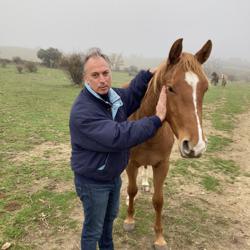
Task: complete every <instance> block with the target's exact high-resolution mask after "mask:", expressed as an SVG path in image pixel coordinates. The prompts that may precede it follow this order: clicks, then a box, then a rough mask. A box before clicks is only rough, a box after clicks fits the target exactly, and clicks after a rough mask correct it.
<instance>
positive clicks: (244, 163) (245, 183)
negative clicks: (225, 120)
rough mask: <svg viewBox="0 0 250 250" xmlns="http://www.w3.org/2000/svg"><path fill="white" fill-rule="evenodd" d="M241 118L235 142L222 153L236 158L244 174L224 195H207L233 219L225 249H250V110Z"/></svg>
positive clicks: (234, 159)
mask: <svg viewBox="0 0 250 250" xmlns="http://www.w3.org/2000/svg"><path fill="white" fill-rule="evenodd" d="M237 121H239V122H238V124H237V127H236V128H235V129H234V131H233V133H232V140H233V143H232V144H231V146H230V147H229V148H228V149H227V150H226V151H225V152H223V154H218V156H219V157H220V158H222V159H227V160H233V161H234V162H235V163H236V164H237V165H238V166H239V167H240V169H241V172H242V173H243V174H241V175H240V176H238V177H237V178H236V182H235V183H233V184H228V186H227V187H225V190H224V192H223V199H221V198H222V197H221V196H219V195H215V196H213V197H207V198H208V201H209V202H212V203H213V204H214V205H215V206H216V209H218V210H221V212H222V213H223V214H224V216H225V218H226V217H228V218H229V219H230V221H231V222H232V224H231V226H230V229H229V232H227V234H228V235H229V236H230V239H229V242H228V246H225V248H221V249H235V250H236V249H242V250H243V249H244V250H247V249H250V208H249V207H250V179H249V177H250V112H248V113H245V114H241V115H239V116H238V117H237Z"/></svg>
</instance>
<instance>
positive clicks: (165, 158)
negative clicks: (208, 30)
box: [124, 39, 212, 249]
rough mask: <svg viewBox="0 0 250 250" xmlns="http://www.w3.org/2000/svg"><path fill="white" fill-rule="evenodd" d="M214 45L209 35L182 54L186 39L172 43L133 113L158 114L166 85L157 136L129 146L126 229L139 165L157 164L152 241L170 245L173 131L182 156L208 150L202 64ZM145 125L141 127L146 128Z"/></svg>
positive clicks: (131, 215)
mask: <svg viewBox="0 0 250 250" xmlns="http://www.w3.org/2000/svg"><path fill="white" fill-rule="evenodd" d="M211 49H212V42H211V41H210V40H208V41H207V43H206V44H205V45H204V46H203V47H202V48H201V49H200V50H199V51H198V52H197V53H196V54H195V55H192V54H189V53H182V39H178V40H177V41H175V43H174V44H173V45H172V47H171V49H170V52H169V57H168V59H167V60H166V61H165V62H163V63H162V64H161V65H160V66H159V67H158V69H157V71H156V73H155V74H154V76H153V78H152V80H151V81H150V83H149V86H148V89H147V92H146V94H145V96H144V99H143V100H142V103H141V106H140V108H139V109H138V110H137V111H136V112H135V113H134V114H133V115H132V117H130V118H131V119H132V120H137V119H140V118H142V117H145V116H150V115H154V114H155V108H156V104H157V101H158V98H159V94H160V91H161V88H162V86H163V85H165V86H166V87H167V117H166V120H165V121H164V123H163V125H162V127H161V128H160V129H159V130H158V132H157V133H156V135H155V136H154V137H153V138H151V139H149V140H148V141H146V142H145V143H143V144H140V145H138V146H136V147H134V148H132V149H131V152H130V160H129V164H128V166H127V169H126V172H127V175H128V187H127V191H128V195H129V205H128V209H127V217H126V219H125V221H124V229H125V230H127V231H129V230H132V229H133V228H134V225H135V220H134V198H135V196H136V194H137V191H138V188H137V184H136V177H137V173H138V168H139V167H140V166H146V165H151V166H152V167H153V185H154V194H153V199H152V200H153V206H154V209H155V212H156V219H155V226H154V229H155V234H156V239H155V242H154V246H155V248H156V249H166V247H167V244H166V241H165V239H164V237H163V228H162V221H161V214H162V207H163V183H164V180H165V177H166V176H167V173H168V168H169V157H170V153H171V150H172V146H173V143H174V135H175V136H176V138H177V140H178V144H179V149H180V154H181V155H182V157H186V158H193V157H200V156H201V155H202V153H203V152H204V151H205V150H206V139H205V136H204V134H203V130H202V102H203V96H204V94H205V92H206V90H207V88H208V79H207V77H206V75H205V73H204V71H203V69H202V67H201V64H203V63H204V62H205V61H206V60H207V59H208V57H209V55H210V52H211ZM142 129H143V128H142Z"/></svg>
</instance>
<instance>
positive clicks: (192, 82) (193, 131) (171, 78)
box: [159, 39, 212, 157]
mask: <svg viewBox="0 0 250 250" xmlns="http://www.w3.org/2000/svg"><path fill="white" fill-rule="evenodd" d="M211 49H212V42H211V41H210V40H209V41H207V43H206V44H205V45H204V46H203V47H202V48H201V49H200V50H199V51H198V52H197V53H196V54H195V55H192V54H189V53H182V39H179V40H177V41H176V42H175V43H174V44H173V45H172V47H171V50H170V52H169V57H168V59H167V62H166V63H165V65H162V67H161V69H160V72H161V73H159V74H160V78H161V82H162V83H163V84H166V86H167V97H168V99H167V106H168V109H167V110H168V111H167V118H166V119H167V121H168V122H169V124H170V126H171V128H172V130H173V132H174V134H175V136H176V137H177V139H178V144H179V149H180V152H181V155H182V156H183V157H199V156H201V155H202V153H203V152H204V151H205V150H206V137H205V135H204V133H203V129H202V102H203V96H204V94H205V92H206V91H207V89H208V79H207V77H206V75H205V73H204V71H203V69H202V66H201V65H202V64H203V63H204V62H205V61H206V60H207V59H208V57H209V55H210V52H211Z"/></svg>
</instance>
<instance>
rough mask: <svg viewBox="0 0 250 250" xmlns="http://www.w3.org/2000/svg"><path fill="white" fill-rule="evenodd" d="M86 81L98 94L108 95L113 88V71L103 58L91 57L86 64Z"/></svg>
mask: <svg viewBox="0 0 250 250" xmlns="http://www.w3.org/2000/svg"><path fill="white" fill-rule="evenodd" d="M84 80H85V82H86V83H88V84H89V86H90V87H91V88H92V89H93V90H94V91H95V92H96V93H97V94H101V95H103V94H107V93H108V91H109V89H110V87H111V70H110V67H109V65H108V63H107V62H106V61H105V60H104V59H103V58H102V57H91V58H90V59H89V60H88V61H87V63H86V64H85V75H84Z"/></svg>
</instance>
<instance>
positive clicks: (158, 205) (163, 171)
mask: <svg viewBox="0 0 250 250" xmlns="http://www.w3.org/2000/svg"><path fill="white" fill-rule="evenodd" d="M168 165H169V161H162V162H160V163H159V164H157V165H156V166H154V167H153V177H154V178H153V180H154V194H153V198H152V201H153V205H154V209H155V212H156V217H155V226H154V229H155V235H156V239H155V242H154V246H155V249H157V250H165V249H167V243H166V241H165V239H164V236H163V227H162V207H163V184H164V180H165V178H166V176H167V173H168Z"/></svg>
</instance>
